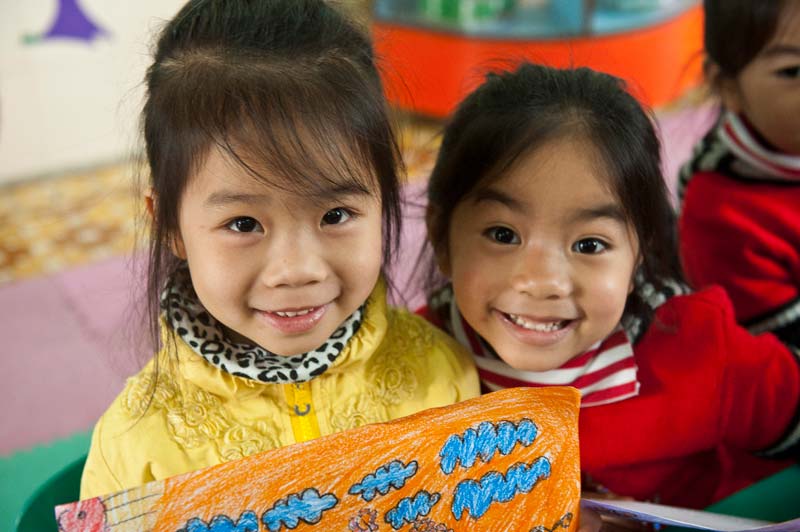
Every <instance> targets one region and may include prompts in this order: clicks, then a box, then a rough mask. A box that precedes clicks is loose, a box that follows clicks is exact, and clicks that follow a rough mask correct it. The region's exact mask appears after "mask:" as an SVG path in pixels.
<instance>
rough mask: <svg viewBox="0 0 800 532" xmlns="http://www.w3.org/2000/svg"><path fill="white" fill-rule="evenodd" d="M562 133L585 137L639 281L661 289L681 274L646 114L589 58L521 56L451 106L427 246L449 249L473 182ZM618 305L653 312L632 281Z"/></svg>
mask: <svg viewBox="0 0 800 532" xmlns="http://www.w3.org/2000/svg"><path fill="white" fill-rule="evenodd" d="M568 136H572V137H578V138H585V139H587V140H588V141H589V142H590V143H591V144H592V145H594V146H595V147H596V149H597V153H598V154H599V155H600V157H601V160H603V161H604V162H605V166H606V172H605V174H606V175H607V176H608V179H609V184H610V187H611V190H612V192H613V193H614V194H615V195H616V196H617V198H618V199H619V202H620V204H621V205H622V208H623V210H624V212H625V215H626V217H627V220H628V222H629V223H630V225H631V227H632V228H633V230H634V231H635V233H636V236H637V238H638V240H639V243H640V252H639V253H640V259H641V264H640V267H639V270H638V272H637V275H636V278H637V283H638V284H639V285H640V284H641V283H643V282H647V283H650V284H652V285H653V286H654V288H656V289H657V290H660V289H662V288H663V287H664V282H667V281H670V280H675V281H682V275H681V268H680V263H679V261H678V255H677V251H676V236H675V220H674V211H673V209H672V206H671V204H670V200H669V193H668V191H667V187H666V184H665V183H664V179H663V177H662V174H661V165H660V162H661V161H660V146H659V142H658V138H657V137H656V133H655V130H654V128H653V124H652V122H651V118H650V117H649V116H648V115H647V114H646V113H645V112H644V110H643V109H642V107H641V106H640V105H639V103H638V102H637V101H636V100H635V99H634V98H633V97H632V96H631V95H630V94H628V93H627V92H626V90H625V84H624V82H623V81H622V80H620V79H618V78H615V77H612V76H610V75H608V74H603V73H600V72H595V71H593V70H590V69H588V68H578V69H563V70H562V69H556V68H549V67H546V66H540V65H533V64H528V63H526V64H522V65H521V66H520V67H519V68H518V69H517V70H516V71H513V72H502V73H492V74H489V75H488V76H487V78H486V81H485V82H484V83H483V85H481V86H480V87H478V89H476V90H475V91H474V92H473V93H472V94H470V95H469V96H467V98H466V99H465V100H464V101H463V102H462V103H461V104H460V105H459V106H458V108H457V110H456V111H455V114H454V115H453V117H452V119H451V120H450V122H449V123H448V124H447V127H446V129H445V131H444V137H443V139H442V146H441V149H440V151H439V156H438V159H437V160H436V166H435V167H434V169H433V173H432V175H431V178H430V182H429V184H428V222H429V235H428V236H429V239H430V242H431V244H432V247H433V249H434V250H437V251H442V250H447V249H448V234H449V231H450V220H451V218H452V214H453V211H454V210H455V208H456V206H457V205H458V204H459V203H460V202H461V201H462V200H464V199H465V198H466V197H467V196H468V195H469V194H470V193H472V192H473V191H474V190H475V189H476V187H478V186H483V185H485V184H487V183H488V182H491V181H493V180H495V179H497V178H498V177H500V176H501V175H503V174H504V172H506V171H507V170H508V169H509V168H510V167H511V166H512V165H513V164H514V162H515V161H517V160H518V159H519V158H521V157H523V156H525V155H527V154H530V153H533V152H534V151H536V150H538V149H546V147H547V144H548V143H550V142H552V141H554V140H557V139H559V138H564V137H568ZM428 288H429V290H430V289H432V288H433V287H430V286H429V287H428ZM637 288H638V286H637ZM625 315H626V316H633V317H639V318H642V319H644V320H647V321H649V319H650V318H651V317H652V309H651V307H650V306H649V305H647V304H646V303H645V301H644V299H643V296H642V294H641V293H640V291H639V290H634V291H633V292H632V293H631V294H630V295H629V296H628V300H627V301H626V305H625Z"/></svg>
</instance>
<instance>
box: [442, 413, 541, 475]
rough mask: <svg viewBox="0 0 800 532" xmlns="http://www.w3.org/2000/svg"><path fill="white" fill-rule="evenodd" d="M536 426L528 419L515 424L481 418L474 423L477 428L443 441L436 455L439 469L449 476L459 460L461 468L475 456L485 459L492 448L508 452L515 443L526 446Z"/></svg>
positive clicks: (529, 442)
mask: <svg viewBox="0 0 800 532" xmlns="http://www.w3.org/2000/svg"><path fill="white" fill-rule="evenodd" d="M537 433H538V429H537V428H536V425H535V424H534V423H533V421H531V420H530V419H522V420H520V422H519V423H516V424H514V423H511V422H510V421H501V422H500V423H497V425H494V424H492V423H489V422H488V421H484V422H482V423H481V424H479V425H478V430H477V431H476V430H475V429H467V430H466V431H464V434H462V435H461V436H459V435H457V434H453V435H451V436H450V437H449V438H447V441H446V442H444V445H443V446H442V450H441V451H439V456H440V457H441V459H442V461H441V463H440V464H439V465H440V467H441V468H442V472H444V473H445V474H446V475H449V474H450V473H452V472H453V470H454V469H455V467H456V464H457V463H458V462H459V461H460V462H461V466H462V467H464V468H469V467H472V465H473V464H474V463H475V460H476V459H477V457H478V456H480V457H481V459H482V460H483V461H484V462H488V461H489V460H491V459H492V457H493V456H494V453H495V451H500V453H501V454H508V453H510V452H511V451H512V449H514V446H515V445H516V444H517V443H519V444H520V445H522V446H524V447H527V446H528V445H530V444H532V443H533V440H535V439H536V434H537Z"/></svg>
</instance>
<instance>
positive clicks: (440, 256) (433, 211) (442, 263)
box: [425, 205, 450, 277]
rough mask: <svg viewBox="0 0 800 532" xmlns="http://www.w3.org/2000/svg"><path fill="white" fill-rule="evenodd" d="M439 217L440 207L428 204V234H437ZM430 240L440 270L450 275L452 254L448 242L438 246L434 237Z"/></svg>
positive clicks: (426, 216)
mask: <svg viewBox="0 0 800 532" xmlns="http://www.w3.org/2000/svg"><path fill="white" fill-rule="evenodd" d="M439 219H440V211H439V208H438V207H436V206H435V205H428V208H427V209H426V210H425V227H426V228H427V231H428V235H433V234H435V229H436V221H437V220H439ZM428 241H429V242H430V243H431V246H432V247H433V256H434V259H436V265H437V266H438V267H439V271H441V272H442V273H443V274H444V275H446V276H447V277H450V254H449V253H448V250H447V242H444V244H442V245H440V246H438V247H437V246H435V245H434V243H433V239H431V238H430V237H429V238H428Z"/></svg>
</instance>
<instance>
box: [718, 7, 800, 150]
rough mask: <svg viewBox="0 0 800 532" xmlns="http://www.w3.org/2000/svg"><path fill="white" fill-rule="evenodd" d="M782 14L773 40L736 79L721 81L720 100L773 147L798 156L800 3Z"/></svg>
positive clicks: (799, 147)
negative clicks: (746, 121)
mask: <svg viewBox="0 0 800 532" xmlns="http://www.w3.org/2000/svg"><path fill="white" fill-rule="evenodd" d="M783 11H784V12H783V13H781V16H780V18H779V23H778V28H777V31H776V32H775V36H774V37H773V38H772V40H771V41H770V42H769V43H767V45H766V46H765V47H764V49H763V50H761V51H760V52H759V53H758V55H756V57H755V58H754V59H753V60H752V61H751V62H750V63H748V64H747V66H746V67H745V68H744V69H743V70H742V71H741V72H740V73H739V75H738V76H737V77H736V79H735V80H724V81H722V101H723V104H724V105H725V107H726V108H727V109H729V110H731V111H733V112H735V113H741V114H743V115H744V116H745V117H747V119H748V121H749V122H750V123H751V124H752V125H753V127H754V128H755V129H756V131H758V132H759V133H760V134H761V136H763V137H764V139H766V141H767V142H769V143H770V144H771V145H772V146H774V147H775V148H777V149H778V150H780V151H782V152H784V153H788V154H792V155H800V120H798V117H800V2H786V4H785V7H784V10H783Z"/></svg>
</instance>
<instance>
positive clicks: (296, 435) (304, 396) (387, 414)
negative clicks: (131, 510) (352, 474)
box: [81, 282, 480, 499]
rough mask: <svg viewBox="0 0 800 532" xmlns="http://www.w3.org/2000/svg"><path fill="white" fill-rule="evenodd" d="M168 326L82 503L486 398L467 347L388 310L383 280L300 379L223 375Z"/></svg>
mask: <svg viewBox="0 0 800 532" xmlns="http://www.w3.org/2000/svg"><path fill="white" fill-rule="evenodd" d="M162 332H163V334H164V339H165V342H164V345H166V346H170V345H173V346H174V349H172V350H171V351H170V350H169V349H164V350H162V351H161V352H160V353H158V354H157V355H156V357H154V358H153V359H152V360H151V361H150V362H149V363H148V364H147V365H146V366H145V367H144V369H142V370H141V371H140V372H139V373H138V374H137V375H136V376H134V377H132V378H130V379H129V380H128V382H127V384H126V386H125V389H124V390H123V391H122V393H121V394H120V395H119V396H118V397H117V398H116V399H115V400H114V402H113V403H112V404H111V406H110V407H109V408H108V410H107V411H106V412H105V413H104V414H103V416H102V417H101V418H100V420H99V421H98V422H97V425H96V426H95V428H94V433H93V435H92V444H91V448H90V450H89V456H88V458H87V461H86V466H85V468H84V471H83V478H82V481H81V498H82V499H84V498H88V497H94V496H97V495H103V494H106V493H111V492H114V491H118V490H122V489H126V488H130V487H133V486H138V485H140V484H144V483H145V482H149V481H152V480H157V479H162V478H166V477H170V476H173V475H177V474H180V473H184V472H187V471H192V470H195V469H200V468H203V467H207V466H211V465H215V464H219V463H221V462H227V461H229V460H235V459H237V458H241V457H243V456H247V455H250V454H253V453H257V452H260V451H264V450H267V449H273V448H276V447H281V446H284V445H288V444H291V443H295V442H301V441H306V440H310V439H313V438H316V437H318V436H321V435H327V434H331V433H334V432H338V431H341V430H345V429H349V428H353V427H358V426H361V425H364V424H367V423H375V422H381V421H389V420H391V419H395V418H398V417H402V416H406V415H409V414H412V413H414V412H417V411H419V410H424V409H426V408H431V407H436V406H443V405H447V404H451V403H455V402H458V401H461V400H464V399H468V398H471V397H475V396H477V395H479V393H480V390H479V384H478V379H477V374H476V371H475V368H474V366H473V364H472V361H471V358H470V357H469V355H468V354H467V353H466V352H465V351H463V349H462V348H461V346H459V345H458V344H457V343H456V342H455V341H454V340H453V339H451V338H450V337H449V336H447V335H446V334H445V333H443V332H441V331H439V330H438V329H436V328H434V327H433V326H432V325H430V324H429V323H427V322H426V321H425V320H423V319H422V318H421V317H419V316H416V315H414V314H410V313H409V312H407V311H405V310H400V309H394V308H390V307H387V305H386V292H385V288H384V286H383V283H380V282H379V283H378V286H376V288H375V290H373V293H372V295H371V296H370V298H369V300H368V301H367V307H366V311H365V316H364V320H363V322H362V324H361V327H360V328H359V330H358V332H357V333H356V334H355V336H353V337H352V338H351V339H350V342H349V343H348V344H347V345H346V346H345V349H344V350H343V351H342V353H341V354H340V355H339V357H338V358H337V359H336V361H335V362H334V363H333V364H332V365H331V367H330V368H329V369H328V370H326V371H325V373H323V374H322V375H320V376H319V377H317V378H315V379H313V380H311V381H309V382H306V383H302V384H264V383H260V382H257V381H254V380H251V379H246V378H242V377H236V376H234V375H231V374H229V373H225V372H223V371H221V370H220V369H218V368H216V367H214V366H212V365H211V364H209V363H208V362H206V361H205V360H204V359H203V358H202V357H201V356H199V355H197V354H196V353H195V352H194V351H192V349H191V348H190V347H189V346H188V345H186V344H185V343H184V342H183V341H182V340H181V338H180V337H179V336H177V335H175V334H173V332H172V330H171V329H169V328H167V327H165V326H164V325H163V323H162ZM175 351H177V353H175ZM176 355H177V356H176ZM156 360H158V379H157V380H156V379H154V369H155V362H156ZM154 382H156V386H155V393H154V394H153V393H152V392H153V383H154ZM151 395H152V401H151V402H149V406H148V399H149V398H150V396H151ZM298 467H302V465H301V464H298Z"/></svg>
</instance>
